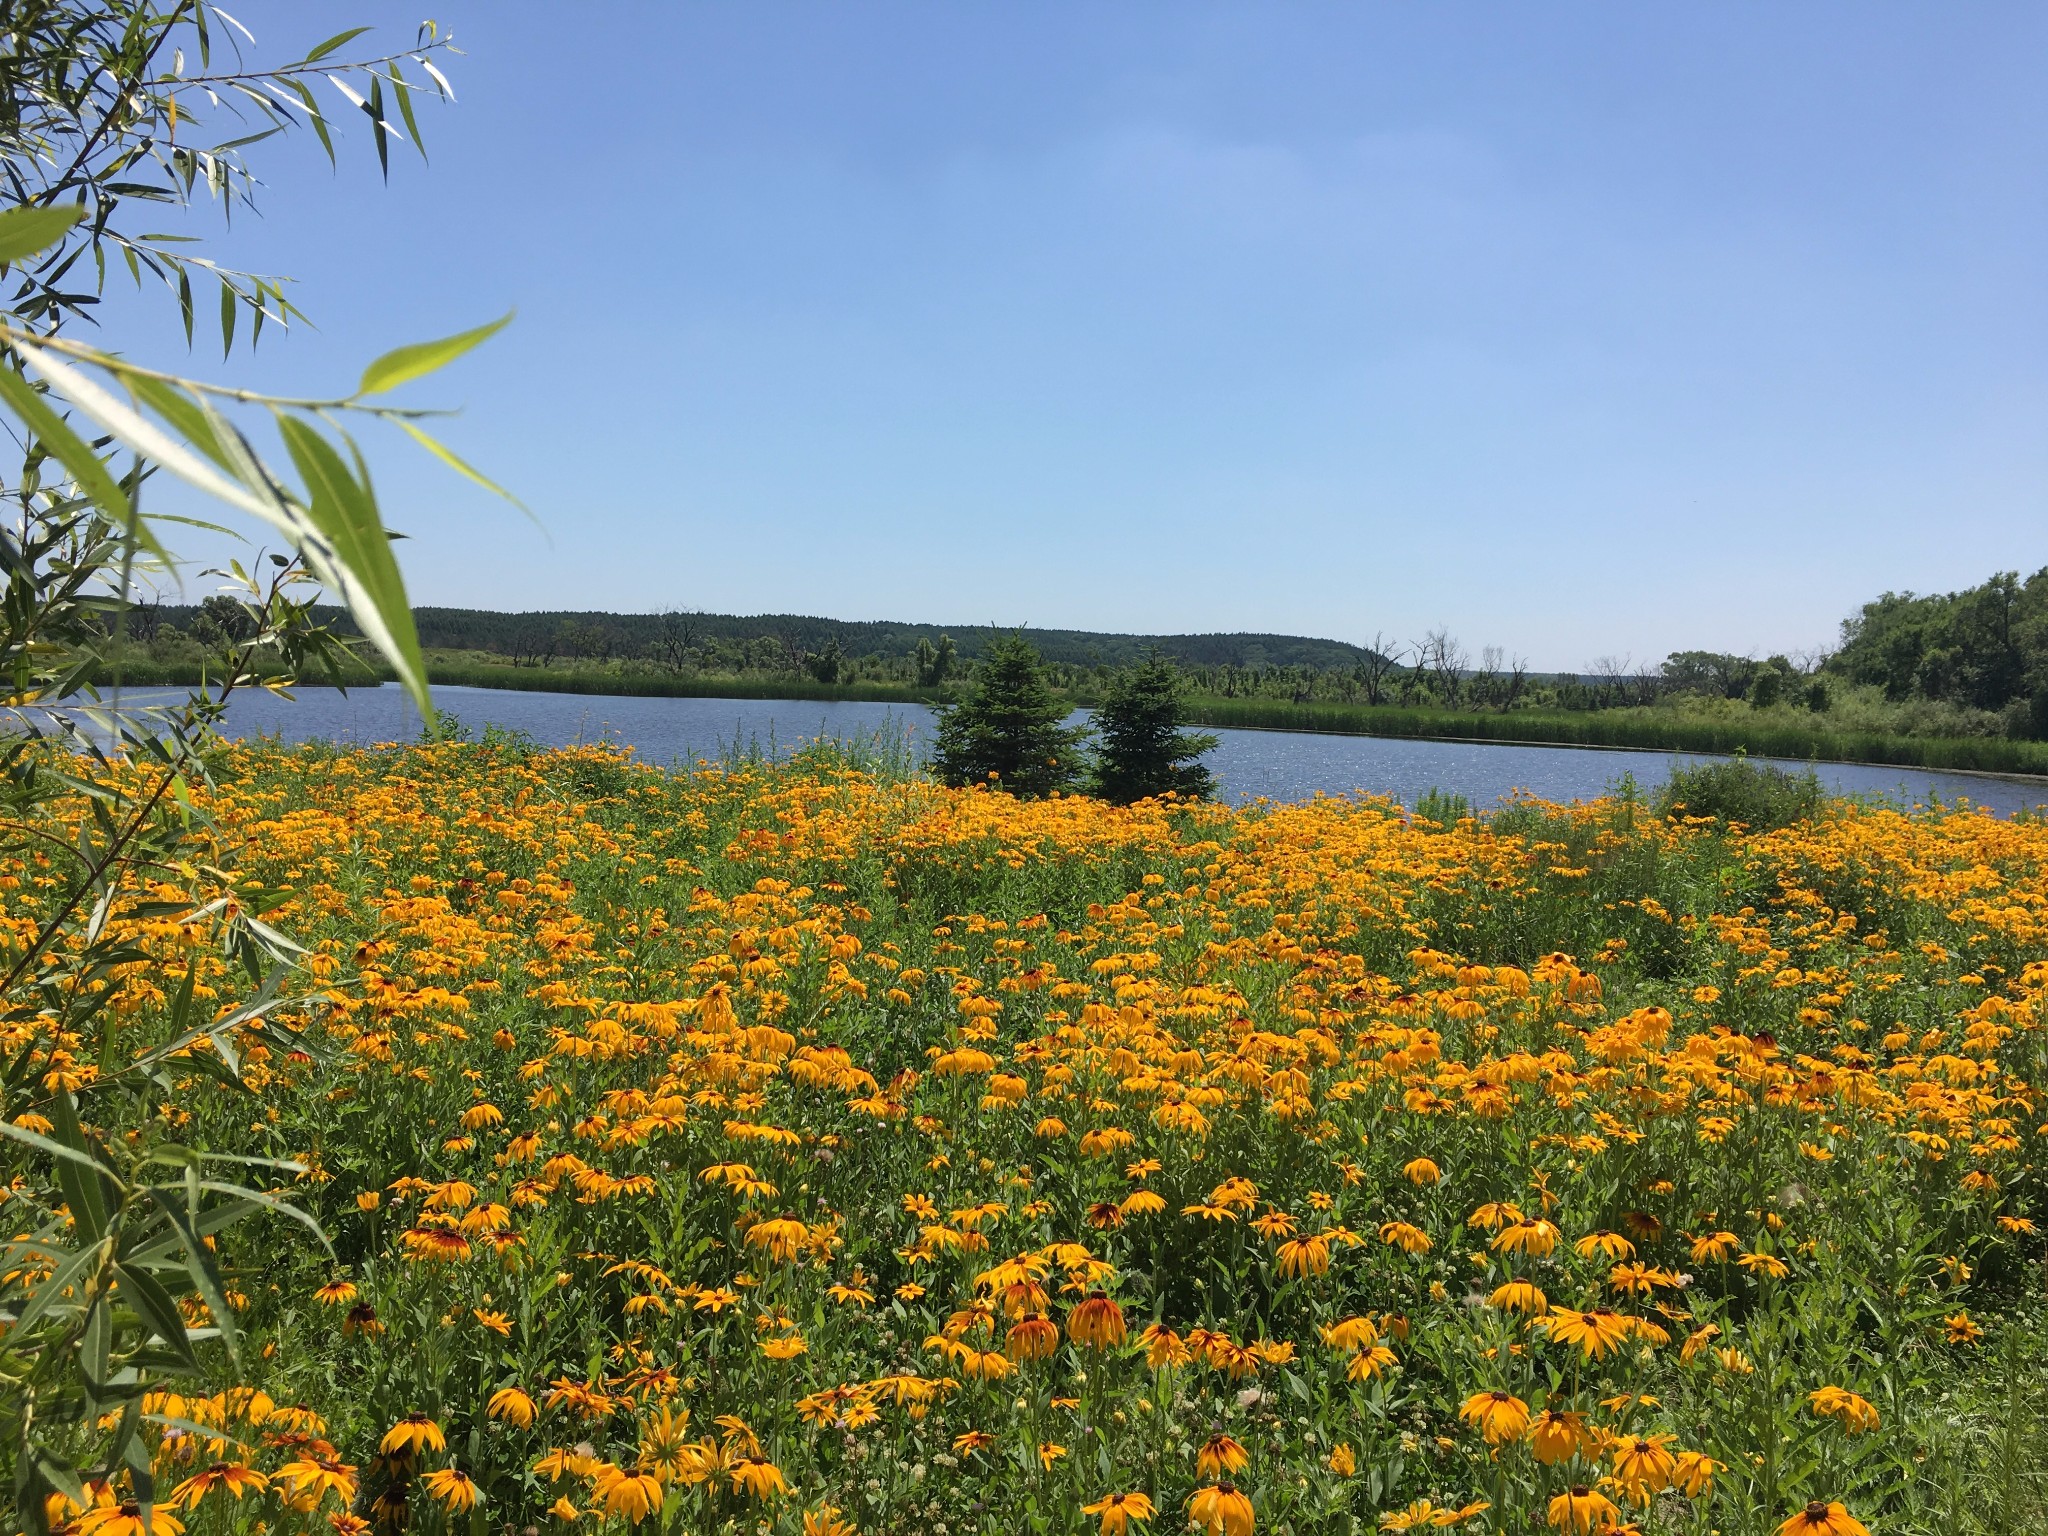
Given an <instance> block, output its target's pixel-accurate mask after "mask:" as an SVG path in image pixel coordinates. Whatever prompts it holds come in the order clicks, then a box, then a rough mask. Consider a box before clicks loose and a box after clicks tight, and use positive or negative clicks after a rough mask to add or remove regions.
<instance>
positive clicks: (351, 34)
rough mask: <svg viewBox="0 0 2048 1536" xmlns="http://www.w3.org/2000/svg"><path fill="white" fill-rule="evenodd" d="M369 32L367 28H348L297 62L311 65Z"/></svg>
mask: <svg viewBox="0 0 2048 1536" xmlns="http://www.w3.org/2000/svg"><path fill="white" fill-rule="evenodd" d="M369 30H370V29H369V28H368V27H350V28H349V29H348V30H347V31H346V32H337V33H335V34H334V36H332V37H330V38H329V39H327V41H326V42H324V43H322V44H321V45H320V46H319V47H318V48H315V49H314V50H313V51H312V52H311V53H309V54H307V55H306V56H305V57H304V58H303V59H301V60H299V62H300V63H301V64H311V63H313V62H314V61H315V60H318V59H324V58H326V57H327V55H329V54H330V53H332V52H334V50H335V49H337V48H339V47H341V46H342V45H343V44H345V43H352V42H354V41H355V40H356V39H357V38H359V37H361V36H362V35H363V34H364V33H365V32H367V31H369Z"/></svg>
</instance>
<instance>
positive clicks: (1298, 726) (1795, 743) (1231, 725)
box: [1189, 698, 2048, 774]
mask: <svg viewBox="0 0 2048 1536" xmlns="http://www.w3.org/2000/svg"><path fill="white" fill-rule="evenodd" d="M1189 714H1190V716H1191V718H1192V719H1193V720H1194V722H1195V723H1196V724H1198V725H1209V726H1222V727H1224V728H1225V729H1237V730H1275V731H1320V732H1328V733H1331V734H1336V735H1356V736H1393V737H1406V738H1412V739H1419V740H1436V741H1482V742H1489V741H1499V742H1526V743H1530V744H1541V745H1549V746H1574V747H1625V748H1639V749H1649V750H1657V751H1666V752H1707V753H1717V754H1720V753H1731V752H1747V753H1748V754H1750V755H1751V756H1754V757H1782V758H1792V759H1815V760H1819V761H1822V762H1836V763H1881V764H1885V765H1887V766H1896V767H1901V768H1935V769H1942V768H1947V769H1956V770H1960V771H1966V772H1967V771H1977V772H1984V773H2027V774H2048V743H2044V742H2034V741H2008V740H2004V739H2002V738H1998V737H1977V736H1972V737H1944V736H1890V735H1875V734H1862V733H1855V734H1851V733H1836V732H1832V731H1826V730H1820V729H1814V730H1803V729H1800V728H1797V727H1790V726H1782V725H1760V726H1751V725H1744V724H1739V723H1733V722H1723V721H1709V720H1685V719H1655V718H1649V717H1646V716H1643V715H1639V714H1634V713H1623V712H1620V711H1610V712H1599V713H1588V714H1579V713H1565V712H1562V711H1557V712H1551V711H1537V710H1522V711H1516V712H1514V713H1512V714H1479V713H1476V712H1473V713H1468V712H1464V711H1451V710H1432V709H1400V708H1387V707H1381V708H1373V707H1371V706H1368V705H1348V704H1288V703H1282V702H1280V701H1278V700H1260V699H1213V698H1201V699H1196V700H1193V701H1191V705H1190V709H1189Z"/></svg>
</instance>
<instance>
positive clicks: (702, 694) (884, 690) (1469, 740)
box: [103, 665, 2048, 791]
mask: <svg viewBox="0 0 2048 1536" xmlns="http://www.w3.org/2000/svg"><path fill="white" fill-rule="evenodd" d="M165 670H170V669H165ZM479 670H483V669H475V670H472V669H470V668H464V667H455V668H448V669H446V671H445V672H443V673H442V675H439V676H437V675H435V669H434V668H433V667H432V666H431V665H430V666H429V668H428V678H429V684H430V686H433V687H442V688H470V689H476V690H478V691H483V692H500V693H553V694H560V695H564V696H568V697H579V698H621V699H635V698H638V699H651V698H671V699H730V700H734V701H753V702H759V703H764V704H773V703H818V704H894V705H915V706H918V707H920V708H926V709H930V708H933V707H934V706H938V705H943V704H944V703H945V702H947V701H946V700H945V698H944V696H943V692H942V691H941V690H937V689H913V688H910V687H907V686H904V685H901V684H886V683H884V684H860V683H855V684H851V685H844V686H833V685H824V684H816V683H799V682H795V681H792V682H791V683H789V684H787V685H783V686H776V685H775V684H772V683H766V682H759V681H754V680H749V681H747V682H746V683H745V684H743V685H742V684H734V685H731V686H726V685H722V684H719V683H710V684H703V683H685V682H679V681H670V680H668V679H660V678H655V679H648V680H647V682H648V684H649V685H650V686H644V687H632V686H624V687H621V686H617V684H619V683H621V682H624V681H626V680H625V679H618V678H611V677H604V676H596V677H593V676H591V675H590V674H587V673H586V674H584V675H583V676H582V677H578V676H576V675H575V674H573V673H554V674H549V673H546V672H541V671H539V670H538V669H513V668H504V669H499V668H491V669H488V670H489V671H490V672H492V673H498V672H501V671H502V672H513V671H515V670H517V671H519V672H522V673H528V672H530V673H532V674H533V675H532V680H531V681H530V682H529V681H528V680H527V678H526V677H525V676H520V677H517V678H512V677H502V676H479V675H477V673H478V671H479ZM197 681H198V680H197V678H196V677H195V678H192V679H189V680H179V679H175V678H165V679H163V680H161V681H155V680H152V681H149V682H142V681H133V682H128V683H124V684H123V687H124V689H127V688H133V689H158V688H167V689H169V688H186V687H191V686H194V685H195V684H196V682H197ZM605 684H610V685H612V686H602V685H605ZM103 686H104V685H103ZM388 686H392V684H391V681H390V680H389V679H387V678H381V677H380V678H366V679H364V680H362V681H360V682H355V683H349V684H343V685H337V684H335V683H332V682H329V681H326V680H306V681H302V682H299V683H295V684H293V688H294V690H295V691H303V690H306V689H312V688H322V689H325V688H337V687H338V688H339V691H342V692H346V691H348V690H349V689H352V688H379V687H388ZM1217 702H1219V701H1214V700H1210V701H1203V700H1194V701H1190V706H1189V712H1188V713H1189V720H1188V723H1189V725H1190V726H1193V727H1196V728H1202V729H1213V730H1231V731H1270V732H1273V733H1274V734H1278V735H1300V736H1351V737H1359V738H1363V739H1368V740H1381V741H1438V742H1445V743H1449V744H1455V745H1460V746H1486V747H1540V748H1545V749H1549V750H1575V751H1581V752H1636V753H1655V754H1661V755H1664V756H1674V755H1675V756H1683V757H1700V758H1726V757H1734V756H1737V755H1738V754H1739V755H1742V756H1746V757H1749V758H1752V759H1754V760H1756V761H1759V762H1766V761H1767V762H1773V763H1781V764H1793V765H1800V764H1810V763H1836V764H1840V765H1842V766H1844V767H1860V768H1880V769H1881V768H1894V769H1899V770H1901V771H1904V772H1919V773H1942V774H1956V775H1959V776H1965V777H1971V778H1982V779H1992V780H1996V781H1999V782H2003V783H2013V784H2036V785H2040V786H2041V787H2042V788H2043V790H2044V791H2048V770H2044V771H2042V772H2029V771H2027V770H2025V769H2018V768H1999V767H1988V766H1977V765H1974V764H1972V765H1964V764H1953V765H1952V764H1948V763H1939V762H1928V761H1926V760H1925V754H1924V752H1923V751H1922V750H1921V749H1920V747H1919V744H1920V743H1922V742H1937V741H1939V742H1965V743H1974V742H1978V741H1983V742H1984V743H1986V744H1987V745H1990V744H1994V743H1995V744H1997V745H2000V746H2011V745H2020V744H2016V743H2007V742H2006V741H2005V739H2004V738H1998V737H1985V738H1978V737H1914V736H1893V737H1883V738H1877V739H1879V740H1883V741H1885V742H1887V743H1896V744H1897V745H1898V749H1899V754H1900V756H1901V757H1906V758H1909V759H1915V760H1909V761H1900V760H1899V757H1873V756H1869V755H1867V754H1866V753H1858V752H1856V751H1854V749H1853V748H1847V747H1845V748H1844V749H1842V750H1839V751H1829V750H1826V749H1825V748H1820V749H1818V750H1813V751H1809V752H1806V753H1800V752H1797V751H1792V750H1787V749H1786V748H1784V747H1782V746H1778V747H1774V746H1773V745H1771V744H1769V743H1768V742H1767V741H1764V740H1758V741H1754V742H1749V743H1745V742H1743V741H1742V740H1740V735H1741V733H1740V732H1739V731H1736V730H1732V729H1730V728H1727V727H1721V726H1714V727H1705V728H1703V729H1711V730H1713V731H1714V732H1715V734H1716V735H1717V736H1721V735H1732V736H1735V737H1736V738H1737V739H1736V740H1734V741H1733V742H1727V741H1725V740H1724V741H1720V742H1716V744H1714V745H1699V744H1697V743H1694V742H1688V741H1686V740H1684V739H1683V738H1684V736H1685V735H1686V734H1687V733H1686V732H1685V731H1683V730H1682V729H1681V730H1679V731H1676V732H1674V733H1673V734H1672V736H1671V737H1669V738H1667V739H1666V740H1663V741H1653V742H1649V743H1643V742H1610V741H1569V740H1558V739H1556V738H1554V737H1535V736H1529V737H1524V736H1516V735H1510V734H1493V735H1472V734H1466V733H1464V732H1454V731H1444V732H1439V731H1436V730H1432V729H1428V728H1427V726H1428V725H1429V724H1431V723H1433V722H1432V721H1430V720H1429V718H1428V717H1426V716H1421V715H1418V714H1415V713H1406V712H1404V713H1405V714H1406V718H1405V720H1403V721H1399V722H1397V721H1396V720H1393V719H1388V720H1384V721H1373V722H1370V724H1369V725H1367V726H1364V727H1360V726H1348V725H1347V724H1345V723H1344V722H1343V721H1342V720H1341V718H1340V719H1334V720H1320V721H1316V722H1314V723H1304V724H1300V725H1292V724H1280V723H1274V722H1272V721H1271V719H1270V714H1271V713H1272V712H1276V711H1279V710H1284V709H1289V708H1302V709H1304V710H1316V711H1323V710H1327V711H1329V712H1330V713H1331V714H1333V715H1339V716H1341V715H1342V714H1343V713H1345V712H1350V711H1353V710H1356V711H1358V712H1361V713H1362V712H1363V711H1364V710H1365V709H1366V708H1369V706H1347V705H1342V704H1310V705H1305V706H1294V705H1283V704H1274V705H1271V706H1260V705H1258V704H1257V703H1255V702H1253V701H1246V702H1247V704H1249V705H1250V707H1249V708H1247V709H1243V710H1240V709H1236V708H1230V707H1225V708H1216V707H1214V706H1215V704H1216V703H1217ZM1074 707H1075V708H1077V709H1086V708H1091V707H1092V705H1090V704H1083V703H1077V704H1076V705H1075V706H1074ZM1241 712H1242V713H1257V714H1261V715H1267V716H1268V717H1269V718H1268V719H1266V720H1260V721H1256V722H1254V721H1245V720H1239V719H1234V718H1228V717H1230V716H1234V715H1237V714H1239V713H1241ZM1503 718H1506V717H1503ZM1398 723H1409V724H1413V725H1415V726H1418V727H1421V728H1416V729H1407V730H1402V729H1386V728H1384V727H1386V726H1394V725H1397V724H1398ZM1446 723H1457V722H1456V721H1455V720H1451V721H1446ZM1373 725H1377V726H1381V727H1383V728H1380V729H1373V728H1371V726H1373ZM1857 739H1858V740H1859V741H1862V740H1869V739H1871V738H1868V737H1859V738H1857ZM2026 745H2032V744H2026Z"/></svg>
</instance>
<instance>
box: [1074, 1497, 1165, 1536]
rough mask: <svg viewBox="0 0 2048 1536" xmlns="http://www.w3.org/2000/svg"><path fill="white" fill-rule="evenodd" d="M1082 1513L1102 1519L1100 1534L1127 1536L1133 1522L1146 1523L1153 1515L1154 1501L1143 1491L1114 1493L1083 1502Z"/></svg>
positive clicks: (1102, 1535) (1103, 1535)
mask: <svg viewBox="0 0 2048 1536" xmlns="http://www.w3.org/2000/svg"><path fill="white" fill-rule="evenodd" d="M1081 1513H1082V1514H1084V1515H1095V1516H1098V1517H1099V1518H1100V1519H1101V1521H1102V1526H1101V1530H1100V1533H1099V1536H1125V1533H1126V1532H1127V1531H1128V1530H1129V1529H1130V1527H1131V1526H1132V1525H1133V1524H1140V1525H1142V1524H1144V1523H1145V1522H1146V1521H1148V1520H1150V1519H1151V1518H1152V1515H1153V1508H1152V1501H1151V1499H1149V1498H1147V1497H1146V1496H1145V1495H1144V1494H1142V1493H1112V1494H1110V1495H1108V1496H1107V1497H1106V1498H1100V1499H1097V1500H1096V1501H1095V1502H1094V1503H1093V1504H1083V1505H1082V1506H1081Z"/></svg>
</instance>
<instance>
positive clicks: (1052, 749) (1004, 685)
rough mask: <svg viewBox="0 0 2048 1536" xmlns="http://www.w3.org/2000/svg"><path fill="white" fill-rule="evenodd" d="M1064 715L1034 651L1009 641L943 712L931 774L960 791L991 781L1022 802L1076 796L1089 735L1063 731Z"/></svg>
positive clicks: (992, 650) (1015, 638)
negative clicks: (1060, 794) (1061, 793)
mask: <svg viewBox="0 0 2048 1536" xmlns="http://www.w3.org/2000/svg"><path fill="white" fill-rule="evenodd" d="M1066 715H1067V707H1066V705H1064V704H1063V703H1061V702H1060V700H1059V698H1058V696H1057V695H1055V694H1054V693H1053V690H1052V684H1051V682H1050V681H1049V680H1048V678H1047V677H1046V672H1045V663H1044V662H1043V661H1041V660H1040V659H1039V655H1038V652H1037V650H1036V649H1034V648H1033V647H1032V645H1031V644H1030V642H1029V641H1027V640H1026V639H1025V638H1024V637H1023V636H1022V635H1005V636H1003V637H1002V638H1001V639H999V640H997V641H996V642H995V644H993V645H991V646H990V647H989V649H988V653H987V654H986V655H984V656H983V657H982V659H981V664H980V665H979V666H977V667H976V668H975V670H974V677H973V680H972V683H971V685H970V687H969V689H968V694H967V697H966V698H965V699H963V700H961V702H960V703H958V704H954V705H951V706H949V707H948V708H946V709H945V710H944V711H943V712H942V713H941V715H940V717H939V736H938V747H937V751H936V752H935V753H934V755H933V759H932V769H933V771H934V772H935V773H937V774H938V776H939V779H940V782H942V783H945V784H950V785H952V786H953V787H954V788H956V789H957V788H960V787H963V786H965V785H969V784H990V783H991V781H993V784H992V787H994V788H999V789H1004V790H1007V791H1009V792H1010V793H1011V794H1013V795H1016V796H1017V797H1018V798H1020V799H1025V800H1036V799H1041V798H1043V797H1044V796H1046V795H1050V794H1052V793H1054V792H1055V791H1067V792H1071V791H1072V790H1073V789H1074V788H1075V787H1076V786H1077V785H1078V784H1079V783H1080V779H1081V768H1082V756H1081V738H1082V737H1083V736H1085V735H1087V731H1086V730H1085V729H1082V728H1077V727H1069V726H1066V725H1063V724H1062V723H1061V722H1062V721H1063V720H1065V718H1066Z"/></svg>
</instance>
